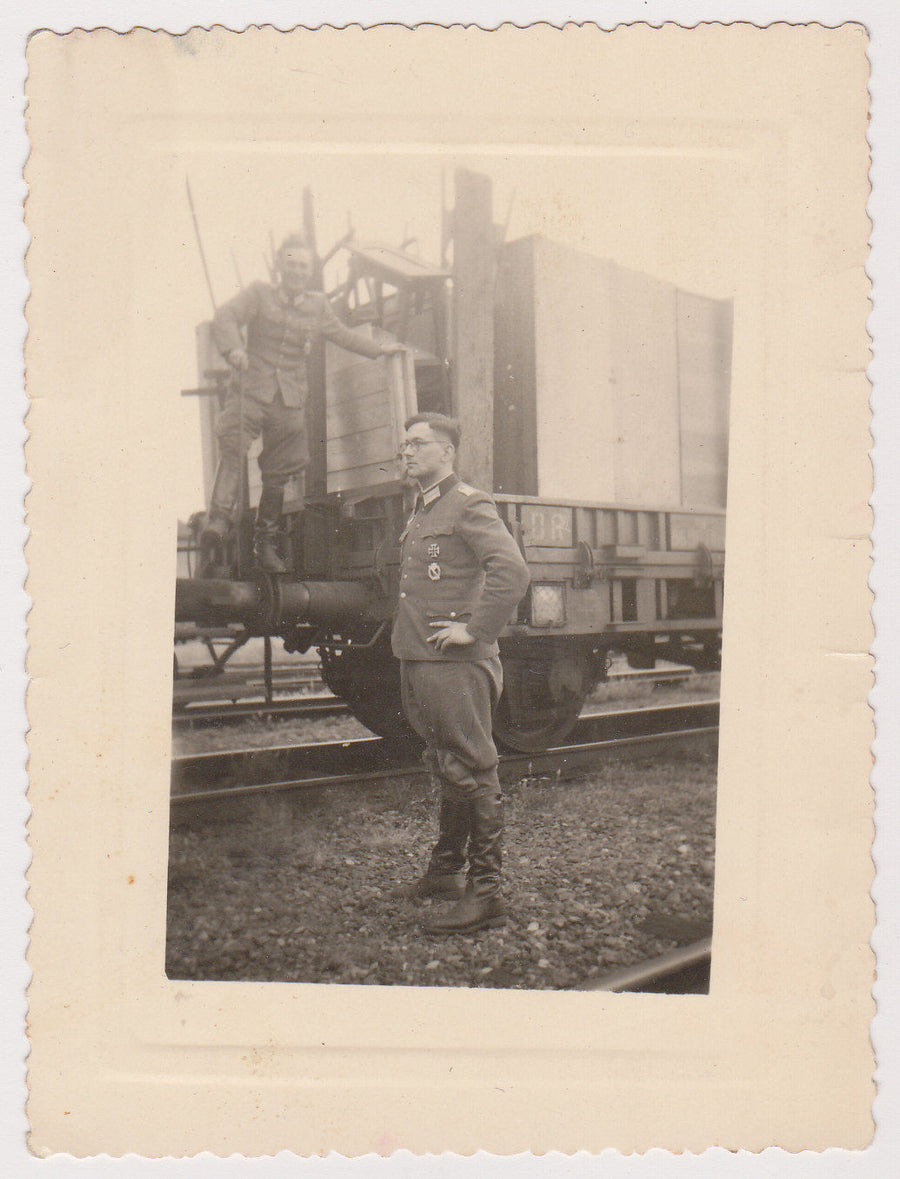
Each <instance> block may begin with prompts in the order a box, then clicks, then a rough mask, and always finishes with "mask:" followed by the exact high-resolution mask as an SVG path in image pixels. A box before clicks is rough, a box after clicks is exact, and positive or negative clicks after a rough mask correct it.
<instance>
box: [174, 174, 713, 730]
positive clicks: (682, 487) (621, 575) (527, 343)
mask: <svg viewBox="0 0 900 1179" xmlns="http://www.w3.org/2000/svg"><path fill="white" fill-rule="evenodd" d="M445 216H446V214H445ZM447 220H448V223H449V224H450V225H451V226H452V240H453V263H452V267H447V266H442V265H440V264H434V265H432V264H427V263H424V262H422V261H421V260H420V259H419V258H417V257H415V256H413V255H411V254H410V253H408V252H406V251H404V250H400V249H394V248H392V247H389V246H385V245H377V244H376V245H364V244H358V243H354V242H347V243H345V245H344V246H343V249H344V250H345V251H346V260H347V264H346V278H345V280H344V281H342V283H341V284H340V286H339V287H338V288H337V289H336V290H334V291H331V292H329V294H330V297H331V299H332V302H333V304H334V306H335V307H336V309H337V311H338V313H339V315H340V316H341V318H342V319H343V320H344V321H345V322H347V323H348V324H349V325H351V326H353V327H354V328H356V329H358V330H364V331H368V332H370V333H371V334H372V335H373V337H374V338H375V339H381V338H393V339H397V340H399V341H401V342H402V343H403V344H404V345H405V346H406V350H405V351H404V352H402V353H399V354H397V355H394V356H391V357H385V358H384V359H382V360H379V361H377V362H373V361H369V360H364V359H362V358H360V357H358V356H355V355H353V354H349V353H346V352H342V351H340V350H339V349H336V348H334V347H333V346H331V345H325V346H324V347H316V348H314V349H313V351H312V354H311V355H310V356H309V358H308V365H309V376H310V401H309V405H308V418H309V438H310V450H311V453H312V456H313V457H312V461H311V465H310V467H309V469H308V471H307V479H306V486H305V488H304V489H303V493H302V494H300V491H299V489H295V490H294V493H293V494H291V490H290V488H289V489H288V495H287V497H286V501H285V510H284V516H283V527H282V537H281V552H282V555H283V557H284V559H285V561H286V562H287V564H288V566H289V568H290V570H291V572H290V573H289V574H287V575H276V576H269V575H262V574H259V573H258V572H256V571H255V569H254V565H253V559H252V552H251V543H250V531H251V527H252V524H251V521H252V515H253V508H254V505H255V500H256V498H257V497H258V476H257V474H256V464H255V462H254V461H253V452H252V451H251V455H250V458H249V461H248V464H247V471H246V479H245V484H244V489H243V511H242V512H241V514H240V517H239V519H238V520H237V522H236V524H235V527H234V530H233V535H232V536H231V537H230V538H229V540H228V547H227V553H228V571H229V574H230V575H229V576H228V577H224V578H223V577H221V576H219V577H215V578H210V577H204V576H203V575H202V574H203V571H202V568H201V567H200V564H199V561H198V560H193V561H192V563H191V568H192V569H193V570H194V571H195V573H199V575H195V576H191V577H183V578H179V580H178V587H177V594H176V621H177V622H182V623H184V622H190V623H193V624H195V625H199V626H207V627H216V626H229V625H234V624H239V625H241V626H242V627H243V628H245V631H246V633H248V634H252V635H264V636H268V637H276V636H277V637H280V639H281V640H282V641H283V642H284V645H285V647H286V649H287V650H288V651H295V652H305V651H308V650H310V649H311V648H316V649H318V652H319V654H320V657H321V661H322V671H323V677H324V679H325V681H326V682H327V684H328V685H329V687H330V688H331V690H332V691H333V692H334V693H335V694H336V695H337V696H339V697H340V698H341V699H343V700H344V701H346V703H347V704H348V706H349V707H350V709H351V711H352V712H353V713H354V715H355V716H357V717H358V719H359V720H360V721H362V723H363V724H365V725H366V726H367V727H369V728H370V729H372V730H373V731H374V732H376V733H379V734H382V735H385V736H388V737H400V736H402V735H404V734H406V733H407V729H406V724H405V721H404V719H403V716H402V710H401V706H400V689H399V673H398V669H397V665H396V662H395V660H394V659H393V657H392V655H391V651H390V624H391V617H392V613H393V608H394V603H395V601H396V597H397V593H398V580H399V536H400V533H401V531H402V529H403V526H404V524H405V521H406V519H407V516H408V513H409V510H410V507H411V502H412V493H411V489H410V488H408V487H406V486H405V485H404V482H403V479H402V472H401V470H400V466H399V463H398V460H397V457H396V456H397V452H398V449H399V443H400V440H401V438H402V434H403V422H404V420H405V419H406V418H407V417H409V416H410V415H412V414H414V413H416V412H420V411H425V410H436V411H440V412H445V413H449V414H451V415H452V416H454V417H456V418H458V419H459V420H460V422H461V424H462V431H463V444H462V447H461V450H460V455H459V471H460V474H461V475H462V476H463V478H465V479H467V480H468V481H469V482H472V483H473V484H475V485H476V486H480V487H485V488H488V489H490V490H492V491H493V493H494V496H495V499H496V501H497V504H498V508H499V511H500V514H501V516H502V518H503V520H504V521H505V523H506V525H507V527H508V528H509V530H510V532H511V533H512V535H513V537H514V538H515V540H516V542H517V543H518V544H519V546H520V547H521V550H522V552H523V554H524V556H525V558H526V560H527V561H528V564H529V567H530V569H531V574H532V583H531V587H530V590H529V592H528V595H527V596H526V598H525V600H524V601H523V602H522V604H521V606H520V608H519V611H518V613H517V615H516V616H515V617H514V618H513V619H512V620H511V621H510V623H509V625H508V627H507V628H506V630H505V631H504V633H503V635H502V636H501V638H500V651H501V659H502V662H503V668H504V676H505V688H504V692H503V696H502V698H501V701H500V705H499V708H498V710H497V715H496V718H495V731H496V737H497V739H498V740H499V741H500V742H501V743H502V744H503V745H504V746H505V747H507V748H509V749H513V750H519V751H525V752H531V751H537V750H539V749H542V748H545V747H547V746H548V745H550V744H552V743H554V742H556V741H558V740H560V739H562V738H563V737H564V736H565V735H566V734H567V733H568V732H569V731H570V730H571V728H572V727H573V725H574V723H575V720H576V718H577V716H578V714H579V712H580V710H581V708H582V705H583V704H584V701H585V699H586V697H587V696H588V695H589V693H590V692H591V690H592V689H593V687H594V685H595V684H596V683H597V682H598V681H599V680H601V679H602V678H603V677H604V676H605V674H606V669H607V667H608V664H609V659H610V655H611V652H613V651H620V652H623V653H624V654H625V655H626V656H627V659H628V661H629V663H630V664H631V665H632V666H633V667H639V668H652V667H653V666H654V665H655V662H656V660H657V659H660V658H665V659H669V660H674V661H677V662H681V663H685V664H689V665H692V666H693V667H695V668H698V669H702V670H714V669H716V668H718V666H719V660H720V652H721V620H722V597H723V575H724V557H725V506H726V484H727V463H728V401H729V386H730V367H731V337H732V307H731V303H730V301H728V300H717V299H710V298H705V297H703V296H700V295H696V294H692V293H688V292H685V291H681V290H679V289H677V288H676V287H675V286H673V285H672V284H670V283H666V282H662V281H659V280H656V279H653V278H650V277H648V276H646V275H643V274H639V273H637V272H634V271H631V270H628V269H626V268H624V267H622V266H619V265H617V264H615V263H613V262H611V261H609V260H605V259H601V258H596V257H592V256H591V255H589V254H586V253H584V252H581V251H578V250H575V249H571V248H569V247H565V246H561V245H558V244H556V243H553V242H551V241H549V240H547V239H546V238H544V237H540V236H532V237H526V238H521V239H519V240H515V241H509V242H499V244H498V233H497V228H496V226H495V225H494V223H493V218H492V213H491V195H490V182H489V181H488V180H487V178H486V177H483V176H479V175H477V174H473V173H469V172H465V171H460V172H458V173H457V175H456V199H455V207H454V210H453V212H452V215H451V216H450V217H448V218H447ZM197 340H198V357H199V367H200V372H201V383H200V387H199V388H198V389H196V390H191V391H188V392H190V393H193V394H196V395H198V396H199V398H200V407H201V417H202V420H203V425H204V428H203V439H204V442H203V445H204V470H205V480H206V486H207V489H208V490H209V489H211V485H212V479H213V473H214V470H215V463H216V457H217V456H216V451H215V428H214V427H215V420H216V415H217V413H218V411H219V408H220V405H221V402H222V397H223V394H224V391H225V389H226V387H227V382H228V380H229V379H230V376H229V372H228V368H227V365H225V363H224V362H223V360H222V358H221V357H220V356H219V355H218V354H217V353H216V351H215V348H214V345H213V344H212V341H211V335H210V331H209V325H208V324H207V325H201V327H200V329H199V330H198V336H197ZM194 523H195V537H196V536H199V530H200V528H201V526H202V515H198V517H197V518H196V520H195V522H194Z"/></svg>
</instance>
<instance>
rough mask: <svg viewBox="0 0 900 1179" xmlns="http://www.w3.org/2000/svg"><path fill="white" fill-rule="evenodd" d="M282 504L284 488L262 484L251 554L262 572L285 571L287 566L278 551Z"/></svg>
mask: <svg viewBox="0 0 900 1179" xmlns="http://www.w3.org/2000/svg"><path fill="white" fill-rule="evenodd" d="M283 506H284V488H283V487H267V486H265V484H264V485H263V489H262V492H261V493H260V497H259V507H258V508H257V509H256V526H255V527H254V529H253V555H254V556H255V557H256V563H257V565H258V566H259V567H260V569H262V571H263V572H264V573H287V572H288V567H287V565H286V564H285V562H284V561H283V560H282V559H281V556H280V554H279V552H278V529H279V526H280V524H281V509H282V507H283Z"/></svg>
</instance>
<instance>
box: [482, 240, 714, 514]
mask: <svg viewBox="0 0 900 1179" xmlns="http://www.w3.org/2000/svg"><path fill="white" fill-rule="evenodd" d="M495 343H496V364H495V372H494V388H495V406H494V428H495V466H494V471H495V479H494V489H495V490H496V491H498V492H500V493H506V494H518V495H539V496H541V497H544V498H547V499H561V498H577V499H586V500H598V499H599V500H616V501H620V502H623V503H659V504H665V505H667V506H671V507H675V506H678V505H682V506H689V505H702V506H704V507H707V506H711V507H724V505H725V485H726V482H727V462H728V446H727V438H728V402H729V382H730V368H731V304H730V301H727V300H716V299H708V298H704V297H702V296H699V295H692V294H688V293H685V292H683V291H680V290H678V289H677V288H676V287H675V286H674V285H673V284H672V283H668V282H662V281H660V280H657V279H654V278H650V277H648V276H647V275H644V274H640V273H638V272H636V271H632V270H628V269H626V268H624V267H621V266H618V265H616V264H615V263H612V262H610V261H608V260H604V259H601V258H596V257H593V256H592V255H589V254H585V253H583V252H582V251H579V250H576V249H573V248H571V247H568V246H561V245H558V244H557V243H555V242H550V241H548V240H546V239H545V238H542V237H540V236H535V237H530V238H523V239H520V240H519V241H514V242H510V243H508V244H507V245H506V246H504V248H503V252H502V258H501V265H500V271H499V276H498V298H497V308H496V314H495Z"/></svg>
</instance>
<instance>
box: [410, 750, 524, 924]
mask: <svg viewBox="0 0 900 1179" xmlns="http://www.w3.org/2000/svg"><path fill="white" fill-rule="evenodd" d="M491 778H492V779H495V778H496V772H495V773H494V774H493V775H491ZM468 807H469V824H470V836H469V874H468V882H467V885H466V892H465V895H464V896H463V897H462V899H461V900H460V901H459V902H458V903H457V904H455V905H454V906H453V907H452V908H451V909H449V910H447V911H445V912H443V913H438V914H435V915H434V916H429V917H428V919H427V920H426V922H425V928H426V930H427V931H428V933H433V934H451V933H472V932H474V931H475V930H478V929H498V928H500V927H501V926H503V925H505V924H506V906H505V904H504V903H503V898H502V896H501V895H500V870H501V867H502V862H503V851H502V844H503V801H502V798H501V795H500V786H499V784H496V782H495V781H494V780H488V781H481V782H479V783H478V785H477V789H476V790H475V791H474V792H473V794H470V796H469V798H468Z"/></svg>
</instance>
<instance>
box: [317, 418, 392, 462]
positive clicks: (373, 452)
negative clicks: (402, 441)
mask: <svg viewBox="0 0 900 1179" xmlns="http://www.w3.org/2000/svg"><path fill="white" fill-rule="evenodd" d="M393 440H394V433H393V428H392V427H391V426H377V427H376V428H375V429H373V430H359V431H358V432H357V433H355V434H347V435H345V436H344V437H343V438H329V439H328V469H329V471H336V470H342V471H344V470H347V469H348V468H349V467H362V466H366V465H367V464H369V463H381V462H393V461H394V458H395V451H394V449H393Z"/></svg>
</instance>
